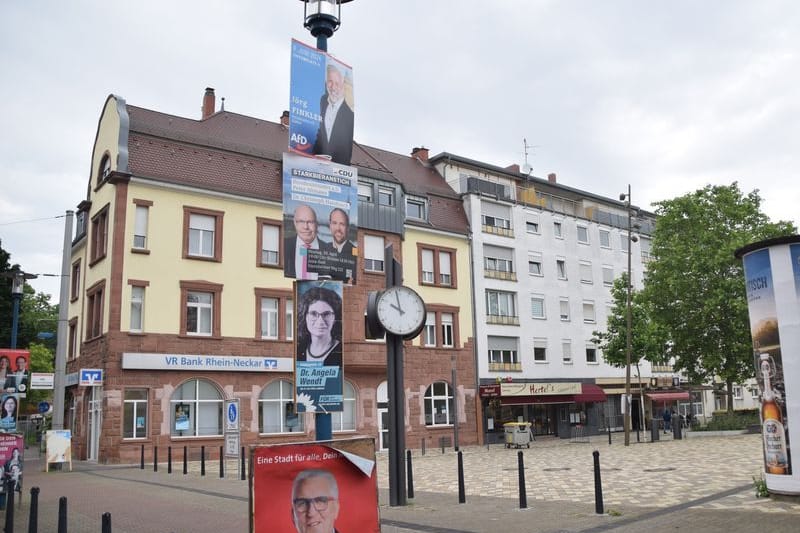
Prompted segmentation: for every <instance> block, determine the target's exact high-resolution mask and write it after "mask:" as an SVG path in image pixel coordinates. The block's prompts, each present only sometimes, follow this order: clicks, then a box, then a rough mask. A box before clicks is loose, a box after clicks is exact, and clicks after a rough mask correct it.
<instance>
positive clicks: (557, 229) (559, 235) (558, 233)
mask: <svg viewBox="0 0 800 533" xmlns="http://www.w3.org/2000/svg"><path fill="white" fill-rule="evenodd" d="M553 236H554V237H555V238H556V239H563V238H564V228H563V227H562V224H561V222H559V221H558V220H554V221H553Z"/></svg>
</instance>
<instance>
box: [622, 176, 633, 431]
mask: <svg viewBox="0 0 800 533" xmlns="http://www.w3.org/2000/svg"><path fill="white" fill-rule="evenodd" d="M626 207H627V210H628V279H627V281H626V283H627V285H628V286H627V287H626V289H627V293H628V301H627V306H626V315H627V316H626V321H627V325H626V328H625V420H624V422H625V446H630V444H631V405H630V397H631V285H632V284H633V282H632V280H631V186H630V184H628V202H627V205H626Z"/></svg>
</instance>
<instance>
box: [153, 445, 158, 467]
mask: <svg viewBox="0 0 800 533" xmlns="http://www.w3.org/2000/svg"><path fill="white" fill-rule="evenodd" d="M153 472H158V446H153Z"/></svg>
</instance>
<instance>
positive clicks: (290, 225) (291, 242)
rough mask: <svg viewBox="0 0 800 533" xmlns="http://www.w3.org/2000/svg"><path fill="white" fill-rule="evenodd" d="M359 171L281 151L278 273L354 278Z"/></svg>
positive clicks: (352, 281)
mask: <svg viewBox="0 0 800 533" xmlns="http://www.w3.org/2000/svg"><path fill="white" fill-rule="evenodd" d="M357 231H358V172H357V171H356V169H355V168H352V167H346V166H343V165H337V164H335V163H330V162H327V161H322V160H319V159H314V158H310V157H304V156H301V155H297V154H289V153H285V154H283V235H284V243H283V245H284V247H283V250H284V260H283V274H284V276H286V277H287V278H295V279H299V280H318V279H329V280H339V281H344V282H346V283H348V284H355V282H356V257H357V256H358V237H357Z"/></svg>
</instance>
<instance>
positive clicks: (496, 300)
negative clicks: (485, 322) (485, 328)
mask: <svg viewBox="0 0 800 533" xmlns="http://www.w3.org/2000/svg"><path fill="white" fill-rule="evenodd" d="M514 300H515V293H513V292H505V291H495V290H487V291H486V314H487V315H489V317H490V319H491V317H509V318H510V317H516V316H517V306H516V305H515V303H514Z"/></svg>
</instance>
